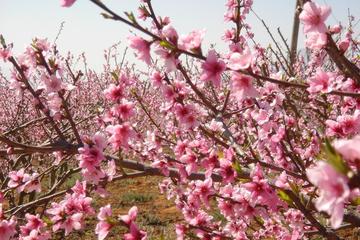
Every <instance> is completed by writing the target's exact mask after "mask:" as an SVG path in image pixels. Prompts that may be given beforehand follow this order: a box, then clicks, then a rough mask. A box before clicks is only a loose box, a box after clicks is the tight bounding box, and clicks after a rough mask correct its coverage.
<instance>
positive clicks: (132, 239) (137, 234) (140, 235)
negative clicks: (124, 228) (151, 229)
mask: <svg viewBox="0 0 360 240" xmlns="http://www.w3.org/2000/svg"><path fill="white" fill-rule="evenodd" d="M129 230H130V232H129V233H126V234H124V240H146V239H147V234H146V232H144V231H142V230H139V228H138V227H137V225H136V224H135V223H133V222H132V223H131V224H130V229H129Z"/></svg>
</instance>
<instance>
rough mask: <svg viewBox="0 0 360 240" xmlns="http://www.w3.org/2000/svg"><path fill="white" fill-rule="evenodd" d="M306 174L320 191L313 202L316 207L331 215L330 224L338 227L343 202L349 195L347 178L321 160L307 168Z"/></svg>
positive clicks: (340, 220) (341, 216) (340, 221)
mask: <svg viewBox="0 0 360 240" xmlns="http://www.w3.org/2000/svg"><path fill="white" fill-rule="evenodd" d="M306 175H307V177H308V179H309V181H310V182H311V183H312V184H314V185H315V186H316V187H318V188H319V191H320V197H319V198H318V199H317V200H316V203H315V206H316V208H317V209H318V210H319V211H325V212H327V213H328V214H329V215H331V218H330V222H331V226H332V227H333V228H335V229H336V228H338V227H339V226H340V224H341V223H342V220H343V215H344V203H345V201H347V199H348V197H349V196H350V189H349V186H348V184H347V183H348V179H347V178H346V177H345V176H344V175H342V174H340V173H338V172H337V171H336V170H335V169H334V168H333V167H332V166H330V165H329V164H327V163H325V162H323V161H320V162H318V163H317V164H316V166H315V167H313V168H311V169H308V170H307V171H306Z"/></svg>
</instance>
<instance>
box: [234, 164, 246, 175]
mask: <svg viewBox="0 0 360 240" xmlns="http://www.w3.org/2000/svg"><path fill="white" fill-rule="evenodd" d="M232 167H233V168H234V170H235V171H236V172H237V174H238V175H242V172H243V171H242V169H241V166H240V164H239V163H238V162H237V161H235V162H234V163H233V164H232Z"/></svg>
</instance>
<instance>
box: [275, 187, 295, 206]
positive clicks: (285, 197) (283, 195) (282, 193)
mask: <svg viewBox="0 0 360 240" xmlns="http://www.w3.org/2000/svg"><path fill="white" fill-rule="evenodd" d="M277 194H278V196H279V198H280V199H281V200H283V201H284V202H286V203H287V204H289V205H290V206H293V200H292V199H291V198H290V196H289V195H288V194H287V193H286V192H285V191H283V190H281V189H278V190H277Z"/></svg>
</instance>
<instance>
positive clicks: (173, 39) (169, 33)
mask: <svg viewBox="0 0 360 240" xmlns="http://www.w3.org/2000/svg"><path fill="white" fill-rule="evenodd" d="M162 34H163V35H164V37H165V38H166V39H168V40H169V42H170V43H172V44H174V45H176V44H177V41H178V38H179V36H178V34H177V32H176V30H175V28H174V27H173V26H171V25H166V26H165V27H164V28H163V29H162Z"/></svg>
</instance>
